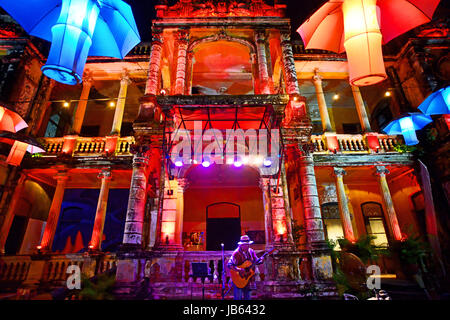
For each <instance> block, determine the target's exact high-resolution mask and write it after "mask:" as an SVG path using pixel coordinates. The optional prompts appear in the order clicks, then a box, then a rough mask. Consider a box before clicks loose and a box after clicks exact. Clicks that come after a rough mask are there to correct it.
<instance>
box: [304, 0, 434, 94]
mask: <svg viewBox="0 0 450 320" xmlns="http://www.w3.org/2000/svg"><path fill="white" fill-rule="evenodd" d="M438 4H439V0H426V1H425V0H330V1H328V2H326V3H325V4H324V5H323V6H322V7H320V8H319V10H317V11H316V12H315V13H314V14H313V15H312V16H311V17H310V18H309V19H308V20H307V21H305V22H304V23H303V24H302V25H301V26H300V27H299V28H298V30H297V32H298V33H299V34H300V36H301V37H302V39H303V42H304V44H305V48H306V49H320V50H330V51H333V52H337V53H342V52H344V51H346V52H347V59H348V69H349V77H350V83H351V84H352V85H354V86H367V85H372V84H375V83H378V82H380V81H383V80H384V79H386V77H387V76H386V71H385V68H384V61H383V54H382V44H386V43H387V42H389V41H391V40H392V39H393V38H395V37H397V36H399V35H401V34H403V33H405V32H406V31H408V30H411V29H412V28H415V27H417V26H419V25H421V24H424V23H427V22H429V21H430V20H431V18H432V16H433V12H434V10H435V9H436V7H437V6H438Z"/></svg>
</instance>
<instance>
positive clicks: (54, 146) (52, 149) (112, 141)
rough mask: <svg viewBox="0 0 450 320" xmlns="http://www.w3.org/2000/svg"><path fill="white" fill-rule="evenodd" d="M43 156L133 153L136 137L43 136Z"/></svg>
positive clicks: (125, 154) (122, 154)
mask: <svg viewBox="0 0 450 320" xmlns="http://www.w3.org/2000/svg"><path fill="white" fill-rule="evenodd" d="M42 140H43V146H44V149H45V151H46V152H45V153H44V154H42V156H44V157H45V156H58V155H63V154H64V155H70V156H73V157H86V156H102V155H115V156H127V155H131V146H132V145H133V144H134V137H73V136H66V137H62V138H42Z"/></svg>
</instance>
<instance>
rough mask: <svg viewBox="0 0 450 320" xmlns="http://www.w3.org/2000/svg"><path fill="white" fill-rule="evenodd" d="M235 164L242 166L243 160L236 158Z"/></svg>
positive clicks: (237, 166)
mask: <svg viewBox="0 0 450 320" xmlns="http://www.w3.org/2000/svg"><path fill="white" fill-rule="evenodd" d="M234 166H235V167H236V168H239V167H241V166H242V161H241V160H236V161H235V162H234Z"/></svg>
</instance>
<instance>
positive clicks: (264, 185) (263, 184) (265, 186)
mask: <svg viewBox="0 0 450 320" xmlns="http://www.w3.org/2000/svg"><path fill="white" fill-rule="evenodd" d="M269 183H270V181H269V179H267V178H260V179H259V187H260V188H261V190H262V191H263V192H266V191H268V190H269Z"/></svg>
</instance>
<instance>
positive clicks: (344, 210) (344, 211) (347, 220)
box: [334, 168, 356, 241]
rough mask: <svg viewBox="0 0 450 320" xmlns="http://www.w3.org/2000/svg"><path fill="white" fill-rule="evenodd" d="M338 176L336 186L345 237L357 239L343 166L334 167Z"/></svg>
mask: <svg viewBox="0 0 450 320" xmlns="http://www.w3.org/2000/svg"><path fill="white" fill-rule="evenodd" d="M334 174H335V176H336V188H337V195H338V203H339V211H340V214H341V221H342V226H343V228H344V237H345V239H347V240H350V241H355V240H356V238H355V234H354V232H353V226H352V218H351V215H350V209H349V207H348V199H347V194H346V193H345V186H344V178H343V177H344V175H345V174H346V172H345V170H344V169H343V168H334Z"/></svg>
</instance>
